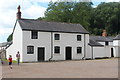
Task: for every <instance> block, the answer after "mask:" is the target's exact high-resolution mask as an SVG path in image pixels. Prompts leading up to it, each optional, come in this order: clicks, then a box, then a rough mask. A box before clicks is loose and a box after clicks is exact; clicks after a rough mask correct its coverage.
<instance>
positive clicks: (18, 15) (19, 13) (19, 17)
mask: <svg viewBox="0 0 120 80" xmlns="http://www.w3.org/2000/svg"><path fill="white" fill-rule="evenodd" d="M17 9H18V12H17V19H21V12H20V5H19V6H18V8H17Z"/></svg>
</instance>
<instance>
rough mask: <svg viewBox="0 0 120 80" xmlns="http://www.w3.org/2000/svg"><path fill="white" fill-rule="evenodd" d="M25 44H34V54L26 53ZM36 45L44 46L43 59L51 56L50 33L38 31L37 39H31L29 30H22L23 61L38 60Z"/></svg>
mask: <svg viewBox="0 0 120 80" xmlns="http://www.w3.org/2000/svg"><path fill="white" fill-rule="evenodd" d="M27 46H34V54H27ZM38 47H45V60H49V58H50V57H51V33H50V32H38V39H31V31H23V62H28V61H38V60H37V59H38V58H37V57H38Z"/></svg>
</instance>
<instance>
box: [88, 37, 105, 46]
mask: <svg viewBox="0 0 120 80" xmlns="http://www.w3.org/2000/svg"><path fill="white" fill-rule="evenodd" d="M88 44H89V45H90V46H101V47H102V46H104V45H102V44H100V43H98V42H96V41H94V40H92V39H90V43H88Z"/></svg>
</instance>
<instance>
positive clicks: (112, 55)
mask: <svg viewBox="0 0 120 80" xmlns="http://www.w3.org/2000/svg"><path fill="white" fill-rule="evenodd" d="M111 57H114V54H113V48H111Z"/></svg>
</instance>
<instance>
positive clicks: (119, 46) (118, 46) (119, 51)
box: [113, 40, 120, 57]
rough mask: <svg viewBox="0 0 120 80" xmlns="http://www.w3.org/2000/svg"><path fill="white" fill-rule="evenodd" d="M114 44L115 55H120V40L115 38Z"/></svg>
mask: <svg viewBox="0 0 120 80" xmlns="http://www.w3.org/2000/svg"><path fill="white" fill-rule="evenodd" d="M113 46H114V47H113V49H114V55H115V57H120V40H114V41H113Z"/></svg>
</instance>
